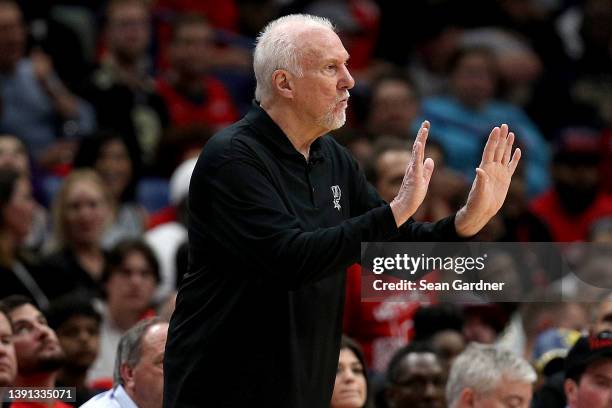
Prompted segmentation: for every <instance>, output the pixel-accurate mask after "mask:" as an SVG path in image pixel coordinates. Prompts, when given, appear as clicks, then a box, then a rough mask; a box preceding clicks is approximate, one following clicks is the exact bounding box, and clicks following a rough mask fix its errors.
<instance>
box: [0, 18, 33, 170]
mask: <svg viewBox="0 0 612 408" xmlns="http://www.w3.org/2000/svg"><path fill="white" fill-rule="evenodd" d="M0 8H1V6H0ZM0 168H2V169H13V170H16V171H17V172H19V173H20V174H23V175H29V174H30V164H29V160H28V155H27V153H26V149H25V146H24V145H23V143H21V141H20V140H19V139H17V138H16V137H15V136H11V135H0Z"/></svg>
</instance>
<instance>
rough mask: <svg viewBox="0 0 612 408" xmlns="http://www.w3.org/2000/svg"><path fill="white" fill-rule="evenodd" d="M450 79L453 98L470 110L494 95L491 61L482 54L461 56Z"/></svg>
mask: <svg viewBox="0 0 612 408" xmlns="http://www.w3.org/2000/svg"><path fill="white" fill-rule="evenodd" d="M450 79H451V88H452V91H453V93H454V94H455V96H456V97H457V98H458V99H459V100H460V101H461V102H462V103H464V104H465V105H467V106H469V107H471V108H478V107H480V106H482V105H483V104H484V103H486V102H488V101H489V100H490V99H491V98H492V97H493V95H494V93H495V77H494V74H493V61H492V60H491V59H490V58H489V57H488V56H487V55H485V54H482V53H472V54H468V55H465V56H463V57H462V58H461V60H460V61H459V62H458V64H457V66H456V67H455V70H454V71H453V72H452V74H451V77H450Z"/></svg>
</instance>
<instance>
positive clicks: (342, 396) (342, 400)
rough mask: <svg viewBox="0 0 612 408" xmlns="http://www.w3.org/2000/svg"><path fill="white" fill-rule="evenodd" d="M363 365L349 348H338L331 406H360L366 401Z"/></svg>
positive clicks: (335, 407) (342, 407)
mask: <svg viewBox="0 0 612 408" xmlns="http://www.w3.org/2000/svg"><path fill="white" fill-rule="evenodd" d="M366 398H367V385H366V379H365V375H364V367H363V366H362V365H361V363H360V362H359V359H358V358H357V356H356V355H355V353H354V352H353V351H352V350H351V349H349V348H343V349H342V350H340V359H339V360H338V371H336V382H335V384H334V393H333V395H332V400H331V408H361V407H363V405H364V404H365V402H366Z"/></svg>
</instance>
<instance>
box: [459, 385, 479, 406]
mask: <svg viewBox="0 0 612 408" xmlns="http://www.w3.org/2000/svg"><path fill="white" fill-rule="evenodd" d="M475 399H476V396H475V395H474V390H473V389H471V388H464V389H463V391H461V394H460V395H459V404H458V406H459V407H473V406H474V400H475Z"/></svg>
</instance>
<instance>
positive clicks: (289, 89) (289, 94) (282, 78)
mask: <svg viewBox="0 0 612 408" xmlns="http://www.w3.org/2000/svg"><path fill="white" fill-rule="evenodd" d="M293 85H294V84H293V76H292V75H291V73H289V72H287V71H285V70H284V69H277V70H276V71H274V73H273V74H272V86H273V87H274V90H275V91H276V92H278V93H279V94H280V95H281V96H282V97H284V98H288V99H293Z"/></svg>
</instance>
